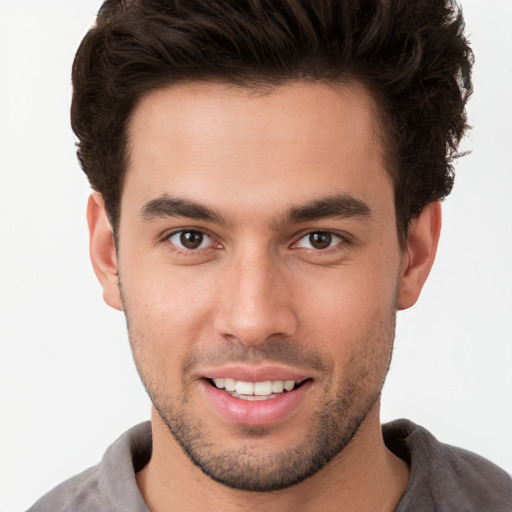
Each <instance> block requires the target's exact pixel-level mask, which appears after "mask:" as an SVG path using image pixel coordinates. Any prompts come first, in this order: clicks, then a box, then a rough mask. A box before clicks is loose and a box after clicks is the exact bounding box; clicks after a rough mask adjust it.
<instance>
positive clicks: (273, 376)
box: [202, 364, 311, 382]
mask: <svg viewBox="0 0 512 512" xmlns="http://www.w3.org/2000/svg"><path fill="white" fill-rule="evenodd" d="M202 377H203V378H205V379H218V378H229V379H234V380H241V381H244V382H265V381H268V380H271V381H272V380H294V381H295V382H302V381H304V380H306V379H308V378H311V375H307V374H305V373H304V372H301V371H300V370H294V369H292V368H287V367H285V366H281V365H264V366H263V365H261V366H251V365H240V364H237V365H230V366H223V367H220V368H214V369H211V370H206V371H204V372H202Z"/></svg>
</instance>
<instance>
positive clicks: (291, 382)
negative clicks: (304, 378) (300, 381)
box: [284, 380, 295, 391]
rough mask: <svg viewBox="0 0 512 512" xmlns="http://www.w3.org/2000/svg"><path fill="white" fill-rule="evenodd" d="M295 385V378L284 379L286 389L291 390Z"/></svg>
mask: <svg viewBox="0 0 512 512" xmlns="http://www.w3.org/2000/svg"><path fill="white" fill-rule="evenodd" d="M294 387H295V381H294V380H285V381H284V389H286V391H291V390H292V389H293V388H294Z"/></svg>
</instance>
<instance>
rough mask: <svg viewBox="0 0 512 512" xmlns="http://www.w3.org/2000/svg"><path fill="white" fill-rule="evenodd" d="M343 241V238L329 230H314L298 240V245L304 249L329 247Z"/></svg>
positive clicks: (318, 249)
mask: <svg viewBox="0 0 512 512" xmlns="http://www.w3.org/2000/svg"><path fill="white" fill-rule="evenodd" d="M342 243H343V238H342V237H341V236H339V235H336V234H335V233H330V232H329V231H313V232H312V233H308V234H307V235H304V236H303V237H302V238H301V239H300V240H299V241H298V242H297V245H296V246H297V247H300V248H303V249H315V250H317V251H321V250H322V249H329V248H332V247H335V246H337V245H340V244H342Z"/></svg>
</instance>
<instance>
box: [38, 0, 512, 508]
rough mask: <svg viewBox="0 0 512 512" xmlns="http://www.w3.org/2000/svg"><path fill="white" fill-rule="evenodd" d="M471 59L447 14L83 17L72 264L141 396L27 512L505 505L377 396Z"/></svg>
mask: <svg viewBox="0 0 512 512" xmlns="http://www.w3.org/2000/svg"><path fill="white" fill-rule="evenodd" d="M470 68H471V52H470V50H469V48H468V46H467V43H466V40H465V38H464V36H463V34H462V20H461V18H460V15H459V14H458V13H457V11H456V9H455V7H454V6H453V5H452V4H451V3H448V2H444V1H443V2H441V1H436V2H432V1H431V0H430V1H429V2H424V3H423V2H415V3H414V4H413V3H412V2H409V3H403V2H398V1H397V2H384V1H383V2H362V1H360V2H357V1H341V0H340V1H327V0H326V1H324V2H320V1H319V2H301V1H298V0H289V1H287V2H264V1H261V2H259V1H252V2H249V1H247V2H246V1H241V0H238V1H231V2H228V1H221V2H215V3H211V2H202V1H199V0H198V1H188V2H178V1H176V2H150V1H148V0H145V1H144V0H135V1H132V2H112V1H108V2H105V3H104V5H103V7H102V9H101V11H100V13H99V16H98V22H97V26H96V27H95V28H93V29H92V30H91V31H90V32H89V34H88V35H87V36H86V37H85V39H84V41H83V43H82V45H81V47H80V49H79V51H78V53H77V57H76V60H75V65H74V69H73V83H74V99H73V106H72V122H73V128H74V130H75V133H76V134H77V136H78V138H79V158H80V161H81V164H82V166H83V168H84V171H85V172H86V174H87V176H88V178H89V180H90V182H91V185H92V187H93V188H94V190H95V193H94V194H93V195H92V196H91V198H90V201H89V207H88V222H89V228H90V233H91V258H92V262H93V266H94V269H95V272H96V274H97V276H98V278H99V280H100V282H101V284H102V286H103V291H104V298H105V300H106V302H107V303H108V304H109V305H111V306H112V307H114V308H116V309H120V310H123V311H124V312H125V314H126V318H127V323H128V330H129V335H130V342H131V346H132V350H133V353H134V358H135V362H136V364H137V368H138V370H139V373H140V376H141V378H142V381H143V383H144V385H145V387H146V389H147V391H148V393H149V395H150V397H151V399H152V402H153V406H154V407H153V413H152V422H151V426H149V425H147V424H146V425H140V426H138V427H135V428H134V429H133V430H131V431H129V432H128V433H126V434H125V435H124V436H123V437H122V438H120V440H118V441H117V442H116V443H115V444H114V445H113V446H112V447H111V448H110V449H109V451H107V453H106V455H105V457H104V459H103V461H102V462H101V464H100V465H99V466H97V467H94V468H91V469H90V470H87V471H86V472H85V473H83V474H81V475H79V476H77V477H75V478H74V479H72V480H70V481H68V482H65V483H64V484H62V485H61V486H59V487H58V488H57V489H55V490H54V491H52V492H51V493H49V494H48V495H47V496H46V497H43V498H42V499H41V500H40V501H39V502H38V503H37V504H36V505H35V506H34V507H33V509H32V510H34V511H36V510H53V511H56V510H84V511H88V510H137V511H140V510H147V509H148V508H149V509H150V510H152V511H153V512H154V511H165V510H196V509H207V510H259V509H263V508H264V509H266V510H291V509H293V510H298V511H300V510H315V509H320V510H398V511H404V510H496V511H500V510H510V507H511V506H512V483H511V481H510V478H509V477H508V475H506V473H504V472H503V471H501V470H500V469H498V468H497V467H495V466H493V465H492V464H491V463H490V462H488V461H485V460H484V459H481V458H479V457H478V456H476V455H474V454H471V453H469V452H465V451H463V450H460V449H456V448H452V447H449V446H446V445H442V444H440V443H438V442H437V441H436V440H435V438H433V437H432V436H431V435H430V434H429V433H428V432H427V431H426V430H424V429H422V428H421V427H418V426H416V425H414V424H412V423H410V422H406V421H400V422H395V423H392V424H388V425H384V426H383V427H382V429H381V425H380V419H379V402H380V392H381V389H382V385H383V382H384V379H385V376H386V373H387V370H388V367H389V362H390V358H391V352H392V345H393V337H394V326H395V315H396V311H397V310H399V309H406V308H408V307H410V306H412V305H413V304H414V303H415V301H416V300H417V298H418V296H419V294H420V291H421V288H422V286H423V284H424V282H425V280H426V278H427V276H428V273H429V270H430V268H431V266H432V263H433V261H434V257H435V252H436V248H437V241H438V238H439V232H440V223H441V214H440V207H439V201H440V200H441V199H442V198H443V197H445V196H446V195H447V194H448V193H449V192H450V189H451V185H452V181H453V177H452V167H451V158H452V157H453V156H454V155H455V153H456V149H457V146H458V143H459V141H460V139H461V137H462V135H463V134H464V131H465V129H466V119H465V113H464V106H465V102H466V99H467V97H468V95H469V94H470V92H471V82H470Z"/></svg>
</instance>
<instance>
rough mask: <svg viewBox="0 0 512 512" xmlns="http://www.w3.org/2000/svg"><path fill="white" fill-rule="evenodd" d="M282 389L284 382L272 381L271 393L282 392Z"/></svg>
mask: <svg viewBox="0 0 512 512" xmlns="http://www.w3.org/2000/svg"><path fill="white" fill-rule="evenodd" d="M283 391H284V382H283V381H282V380H275V381H273V382H272V393H282V392H283Z"/></svg>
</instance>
